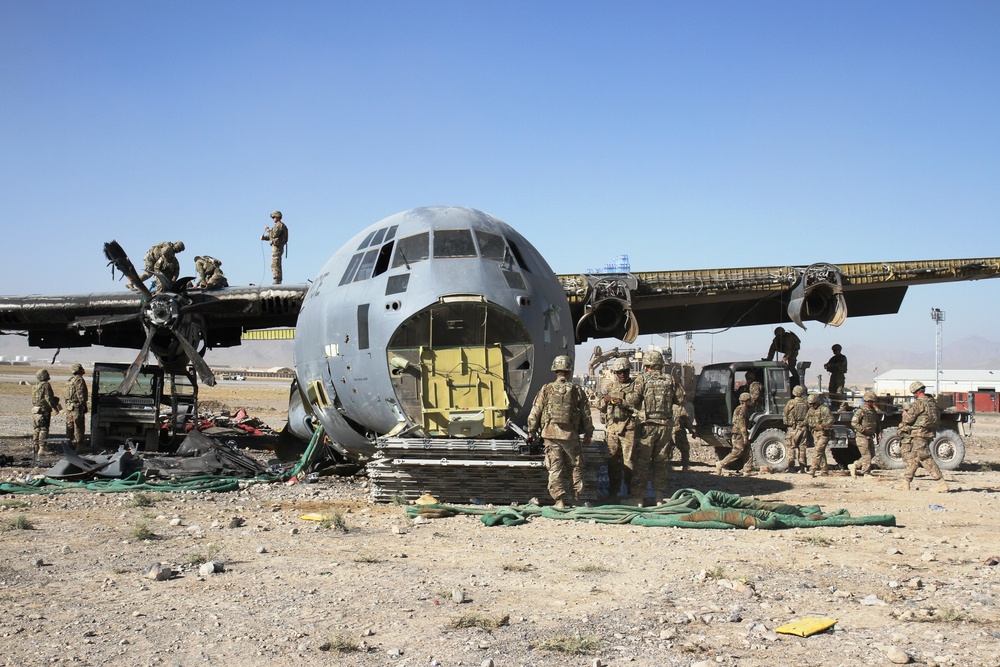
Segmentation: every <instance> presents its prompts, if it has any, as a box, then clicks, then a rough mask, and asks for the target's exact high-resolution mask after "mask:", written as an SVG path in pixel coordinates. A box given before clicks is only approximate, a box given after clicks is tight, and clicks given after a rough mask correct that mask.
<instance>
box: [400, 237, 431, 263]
mask: <svg viewBox="0 0 1000 667" xmlns="http://www.w3.org/2000/svg"><path fill="white" fill-rule="evenodd" d="M429 239H430V234H428V233H427V232H421V233H420V234H414V235H413V236H407V237H406V238H402V239H399V242H398V243H397V244H396V256H395V257H393V258H392V268H394V269H395V268H396V267H397V266H409V265H410V264H413V263H414V262H422V261H423V260H425V259H427V257H428V247H429V244H430V240H429Z"/></svg>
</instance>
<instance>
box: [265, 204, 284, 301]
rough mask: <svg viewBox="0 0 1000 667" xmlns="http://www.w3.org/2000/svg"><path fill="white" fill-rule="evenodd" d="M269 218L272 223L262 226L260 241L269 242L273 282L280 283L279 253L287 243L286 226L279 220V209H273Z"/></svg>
mask: <svg viewBox="0 0 1000 667" xmlns="http://www.w3.org/2000/svg"><path fill="white" fill-rule="evenodd" d="M271 220H273V221H274V224H273V225H271V226H270V227H265V228H264V234H263V235H262V236H261V237H260V240H261V241H270V242H271V275H272V276H273V277H274V284H275V285H280V284H281V253H282V252H284V250H285V246H286V245H287V244H288V227H287V226H286V225H285V223H283V222H282V221H281V211H273V212H272V213H271Z"/></svg>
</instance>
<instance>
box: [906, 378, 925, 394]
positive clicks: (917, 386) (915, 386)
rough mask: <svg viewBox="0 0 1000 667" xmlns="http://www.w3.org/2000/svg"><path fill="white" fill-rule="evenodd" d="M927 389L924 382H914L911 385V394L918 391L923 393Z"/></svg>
mask: <svg viewBox="0 0 1000 667" xmlns="http://www.w3.org/2000/svg"><path fill="white" fill-rule="evenodd" d="M926 388H927V386H926V385H925V384H924V383H923V382H921V381H920V380H914V381H913V382H911V383H910V393H911V394H915V393H917V392H918V391H923V390H924V389H926Z"/></svg>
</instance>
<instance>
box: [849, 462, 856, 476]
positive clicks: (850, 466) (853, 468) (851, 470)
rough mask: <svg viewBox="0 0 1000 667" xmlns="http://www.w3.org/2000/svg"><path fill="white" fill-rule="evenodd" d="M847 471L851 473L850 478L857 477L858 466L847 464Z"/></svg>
mask: <svg viewBox="0 0 1000 667" xmlns="http://www.w3.org/2000/svg"><path fill="white" fill-rule="evenodd" d="M847 470H848V471H849V472H850V473H851V477H857V476H858V464H857V463H848V464H847Z"/></svg>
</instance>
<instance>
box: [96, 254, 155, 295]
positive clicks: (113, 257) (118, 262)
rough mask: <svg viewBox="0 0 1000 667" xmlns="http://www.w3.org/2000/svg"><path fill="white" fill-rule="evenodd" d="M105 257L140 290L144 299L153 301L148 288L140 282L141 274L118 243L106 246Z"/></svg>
mask: <svg viewBox="0 0 1000 667" xmlns="http://www.w3.org/2000/svg"><path fill="white" fill-rule="evenodd" d="M104 256H105V257H107V258H108V264H109V265H110V264H113V265H114V266H115V268H117V269H118V270H119V271H121V274H122V275H123V276H125V277H126V278H128V280H129V282H130V283H131V284H132V285H133V286H134V287H135V288H136V289H137V290H139V291H140V292H141V293H142V295H143V296H144V297H146V298H147V299H151V298H152V297H153V294H152V292H150V291H149V288H148V287H146V286H145V285H144V284H143V282H142V281H141V280H139V272H138V271H136V270H135V266H133V265H132V260H130V259H129V258H128V255H127V254H126V253H125V250H124V249H123V248H122V247H121V245H120V244H119V243H118V241H111V242H110V243H105V244H104Z"/></svg>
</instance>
